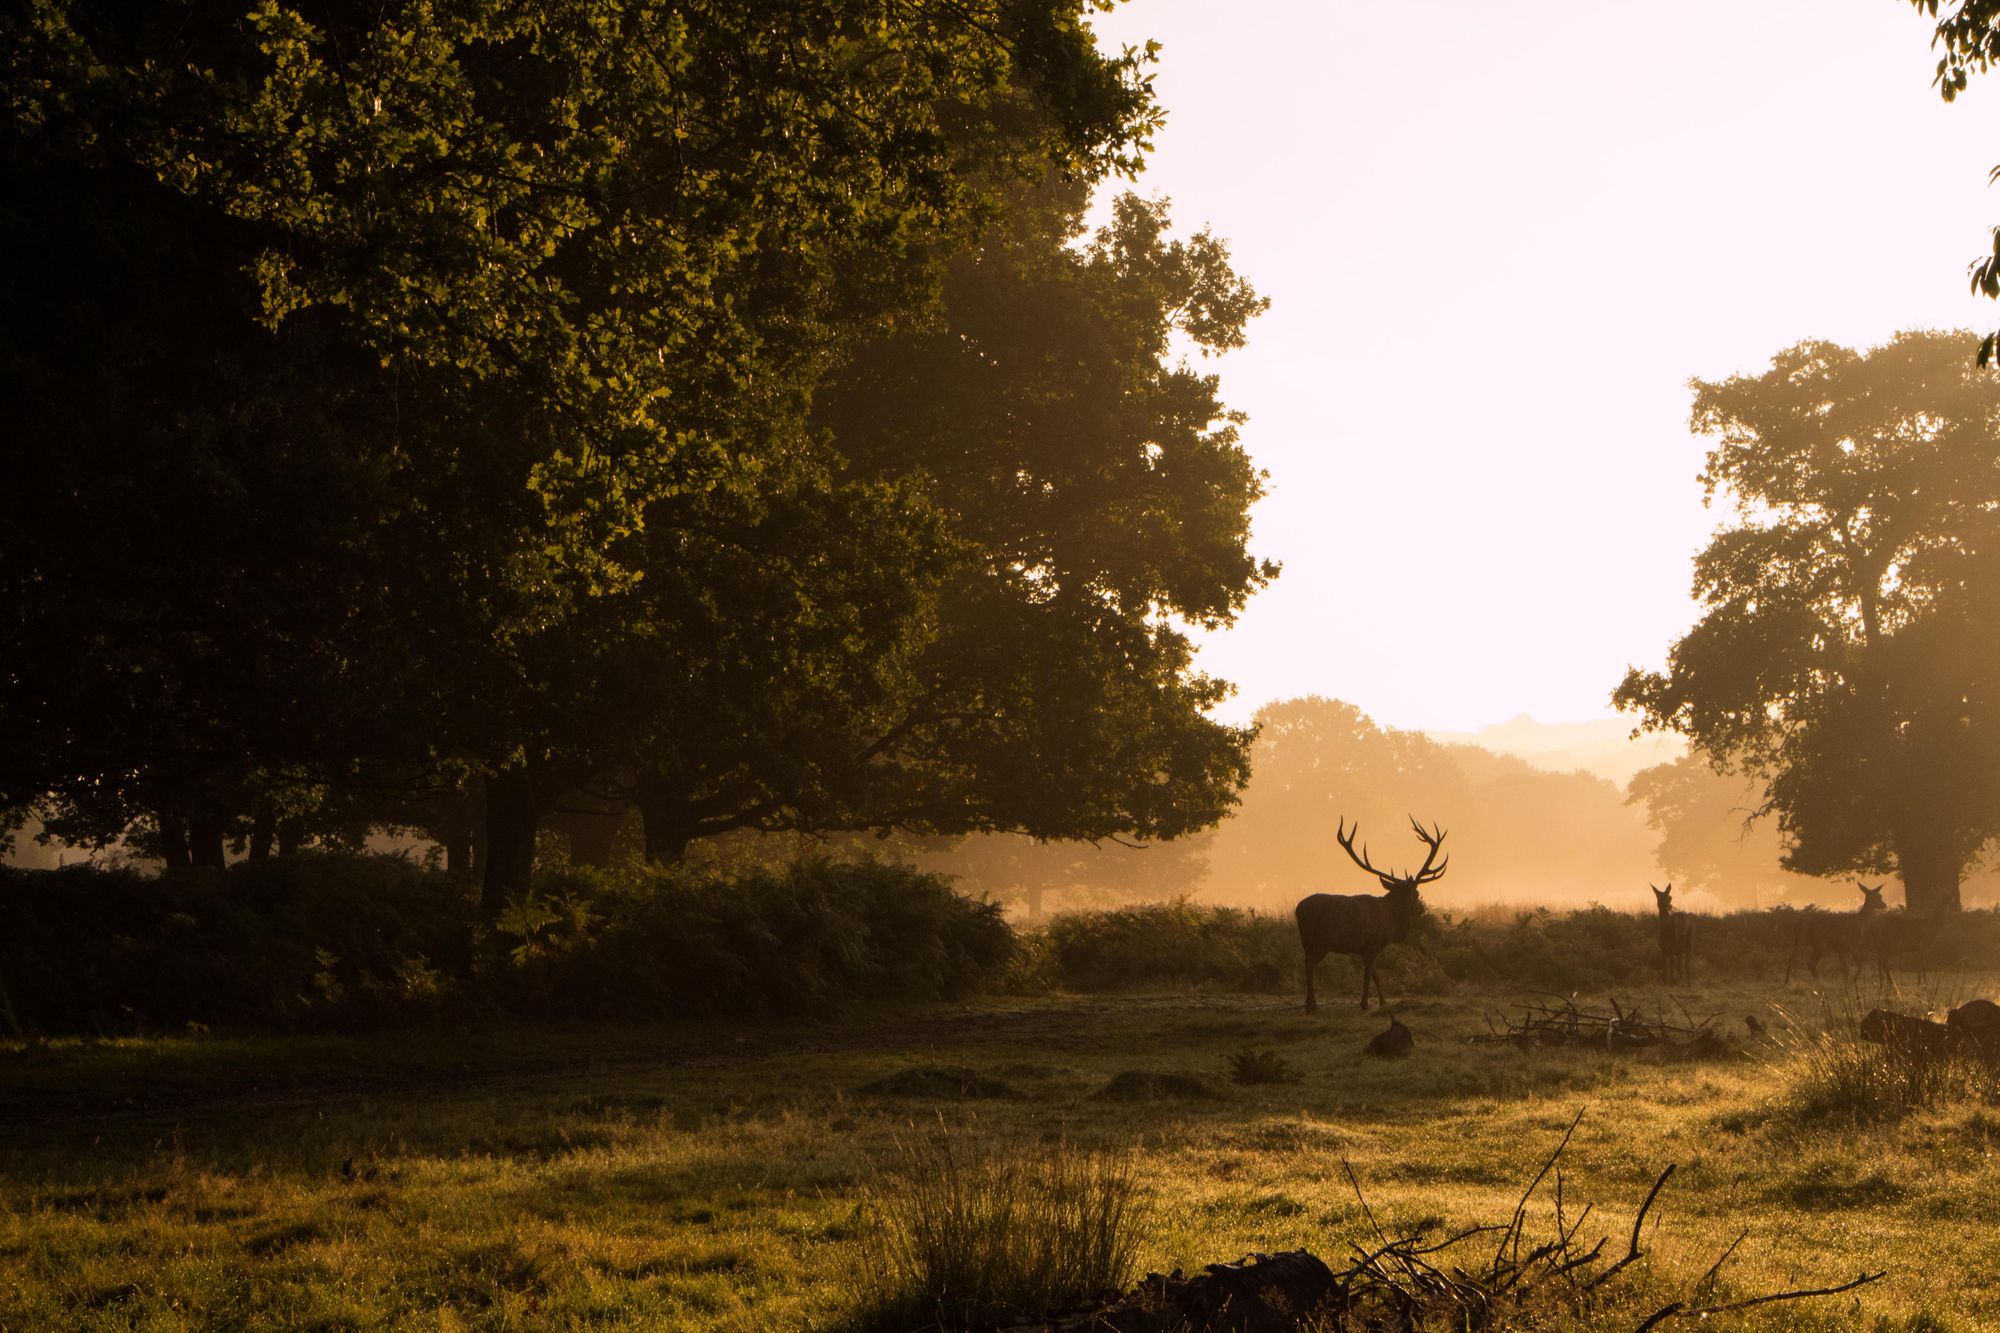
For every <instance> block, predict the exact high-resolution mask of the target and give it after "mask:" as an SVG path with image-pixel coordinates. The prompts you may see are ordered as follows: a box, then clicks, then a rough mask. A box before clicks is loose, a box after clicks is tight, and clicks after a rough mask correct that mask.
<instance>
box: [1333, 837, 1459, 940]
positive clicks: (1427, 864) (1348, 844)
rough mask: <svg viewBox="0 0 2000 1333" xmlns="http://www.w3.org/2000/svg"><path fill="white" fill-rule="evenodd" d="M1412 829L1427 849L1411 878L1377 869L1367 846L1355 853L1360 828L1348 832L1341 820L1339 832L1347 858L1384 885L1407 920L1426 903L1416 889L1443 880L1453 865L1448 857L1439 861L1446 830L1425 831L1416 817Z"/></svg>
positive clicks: (1418, 912) (1420, 911) (1421, 911)
mask: <svg viewBox="0 0 2000 1333" xmlns="http://www.w3.org/2000/svg"><path fill="white" fill-rule="evenodd" d="M1410 827H1411V828H1413V829H1415V830H1416V833H1417V836H1418V837H1419V838H1421V839H1422V840H1423V843H1424V847H1425V849H1426V852H1425V856H1424V863H1423V864H1422V865H1421V866H1419V867H1417V871H1416V873H1415V874H1412V875H1399V874H1396V873H1395V872H1394V871H1389V870H1378V869H1376V868H1375V866H1374V865H1373V864H1372V863H1370V861H1369V860H1368V844H1367V843H1363V844H1362V845H1361V850H1360V851H1358V852H1357V851H1355V850H1354V839H1355V838H1356V837H1358V836H1359V835H1360V833H1361V825H1359V824H1356V825H1355V826H1354V832H1353V833H1349V832H1348V831H1347V821H1346V820H1344V819H1343V820H1341V821H1340V832H1339V833H1338V834H1337V835H1336V836H1337V837H1338V838H1339V840H1340V845H1341V846H1342V847H1343V848H1345V849H1346V851H1347V854H1348V856H1350V857H1352V858H1353V860H1354V864H1356V865H1358V866H1360V867H1361V868H1362V869H1363V870H1365V871H1367V872H1368V873H1369V874H1371V875H1373V876H1374V877H1375V878H1376V879H1377V880H1378V881H1380V882H1381V885H1382V887H1383V888H1385V889H1387V890H1388V891H1389V902H1390V904H1391V905H1392V906H1393V907H1394V908H1395V910H1396V911H1397V912H1398V913H1400V914H1402V915H1403V916H1405V917H1406V918H1408V917H1417V916H1421V915H1423V912H1424V900H1423V898H1422V897H1421V896H1419V895H1418V893H1417V890H1418V889H1419V888H1421V887H1422V886H1423V885H1425V884H1430V883H1433V882H1435V881H1436V880H1438V879H1441V878H1443V876H1444V870H1445V867H1446V866H1447V865H1449V864H1450V863H1451V858H1450V857H1449V856H1447V857H1445V858H1444V860H1442V861H1439V860H1438V848H1439V846H1441V845H1442V844H1443V842H1444V830H1443V829H1441V828H1438V827H1436V826H1432V827H1431V828H1428V829H1426V828H1425V827H1424V826H1423V825H1422V824H1419V823H1418V822H1417V820H1416V816H1414V815H1412V816H1411V817H1410Z"/></svg>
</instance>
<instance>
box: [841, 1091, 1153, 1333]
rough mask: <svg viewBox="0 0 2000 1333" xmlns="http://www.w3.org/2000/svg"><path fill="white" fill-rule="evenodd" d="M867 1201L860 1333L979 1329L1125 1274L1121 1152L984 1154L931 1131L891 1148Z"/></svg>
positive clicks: (1128, 1179)
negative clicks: (870, 1219)
mask: <svg viewBox="0 0 2000 1333" xmlns="http://www.w3.org/2000/svg"><path fill="white" fill-rule="evenodd" d="M897 1148H898V1160H897V1161H896V1162H894V1163H892V1164H891V1165H890V1167H889V1169H888V1171H887V1173H886V1175H885V1183H884V1184H883V1185H881V1186H879V1187H878V1188H877V1189H876V1190H875V1191H874V1192H873V1194H872V1196H871V1197H870V1198H869V1200H868V1203H867V1206H868V1208H869V1210H870V1211H871V1212H872V1213H873V1215H874V1219H875V1226H874V1228H873V1229H872V1231H871V1232H870V1233H869V1234H870V1238H871V1244H870V1247H869V1259H870V1261H869V1263H868V1280H867V1281H868V1292H867V1294H866V1296H865V1297H864V1299H863V1309H862V1312H861V1313H860V1315H859V1317H858V1319H857V1321H856V1323H857V1326H858V1327H860V1328H863V1329H870V1330H883V1331H884V1333H886V1331H887V1330H890V1329H908V1328H916V1327H924V1328H938V1329H943V1330H955V1329H970V1328H977V1327H981V1326H990V1325H992V1324H994V1323H996V1322H998V1321H1000V1320H1002V1319H1005V1318H1007V1317H1009V1316H1028V1315H1034V1314H1039V1313H1042V1312H1045V1311H1049V1310H1056V1309H1061V1308H1063V1307H1065V1306H1069V1305H1073V1304H1076V1303H1077V1302H1079V1301H1081V1300H1084V1299H1087V1298H1091V1297H1096V1296H1100V1295H1102V1294H1103V1293H1105V1292H1107V1291H1114V1290H1117V1289H1118V1288H1121V1287H1123V1286H1124V1285H1125V1284H1126V1283H1127V1282H1128V1281H1129V1280H1130V1279H1131V1276H1132V1270H1133V1257H1134V1254H1135V1252H1136V1249H1137V1245H1138V1240H1139V1231H1140V1225H1141V1220H1142V1208H1141V1204H1140V1200H1139V1195H1138V1186H1137V1181H1136V1177H1135V1173H1134V1166H1133V1159H1132V1155H1131V1154H1130V1152H1129V1151H1124V1150H1116V1149H1104V1148H1086V1147H1079V1146H1077V1145H1074V1144H1070V1143H1064V1142H1058V1143H1055V1144H1050V1145H1044V1146H1043V1147H1041V1148H1040V1149H1039V1150H1030V1151H1026V1152H1022V1151H1020V1150H1018V1149H1012V1148H1008V1149H997V1150H996V1149H994V1148H992V1147H989V1146H988V1145H986V1144H984V1143H982V1142H981V1141H980V1140H978V1139H977V1138H975V1137H972V1136H970V1135H968V1134H964V1133H954V1132H952V1131H949V1130H946V1129H943V1128H939V1129H938V1130H936V1131H934V1132H931V1133H929V1134H925V1135H921V1136H918V1137H913V1138H909V1139H904V1140H901V1141H900V1142H899V1143H898V1145H897Z"/></svg>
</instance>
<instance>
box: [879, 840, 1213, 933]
mask: <svg viewBox="0 0 2000 1333" xmlns="http://www.w3.org/2000/svg"><path fill="white" fill-rule="evenodd" d="M1214 840H1215V833H1214V832H1213V831H1204V832H1201V833H1195V834H1190V835H1188V836H1186V837H1182V838H1175V839H1173V840H1171V841H1167V842H1155V843H1145V844H1137V845H1134V844H1130V843H1126V842H1122V841H1112V840H1104V841H1100V842H1080V841H1076V840H1073V839H1070V840H1054V841H1037V840H1035V839H1033V838H1027V837H1022V836H1019V835H1016V834H1006V833H983V834H974V835H972V836H971V837H967V838H961V839H957V840H955V841H951V842H949V843H945V844H943V845H939V844H938V843H937V841H935V840H933V841H932V842H931V843H930V845H924V844H918V845H915V846H912V847H909V848H907V849H905V850H904V851H903V852H902V853H901V854H902V855H903V856H904V857H905V859H907V860H909V861H910V862H911V863H913V864H915V865H916V866H918V867H920V868H921V869H924V870H931V871H936V872H938V873H940V874H946V875H950V876H951V877H952V879H953V882H954V884H955V885H956V887H957V888H958V889H959V891H960V892H962V893H970V894H973V895H975V896H977V897H982V898H990V899H992V900H993V901H994V902H1001V903H1018V904H1019V905H1020V906H1021V907H1022V908H1023V909H1024V910H1025V911H1026V913H1027V914H1028V916H1030V917H1040V916H1042V915H1043V914H1044V912H1045V911H1046V910H1047V909H1048V907H1049V905H1050V900H1051V899H1053V900H1054V902H1055V903H1056V905H1057V906H1058V907H1059V910H1063V911H1076V910H1081V909H1085V908H1095V907H1116V906H1122V905H1124V904H1126V903H1133V902H1162V901H1166V900H1169V899H1174V898H1183V897H1188V896H1190V895H1192V894H1194V893H1196V892H1198V891H1199V890H1200V889H1201V887H1202V884H1203V881H1204V880H1206V879H1207V877H1208V868H1209V867H1208V849H1209V847H1210V846H1211V845H1212V844H1213V843H1214Z"/></svg>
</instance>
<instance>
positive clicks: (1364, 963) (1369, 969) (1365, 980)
mask: <svg viewBox="0 0 2000 1333" xmlns="http://www.w3.org/2000/svg"><path fill="white" fill-rule="evenodd" d="M1371 985H1373V986H1374V987H1375V998H1376V999H1377V1000H1380V999H1381V998H1382V983H1381V982H1379V981H1377V980H1375V955H1374V954H1372V953H1370V954H1363V955H1362V956H1361V1012H1362V1013H1364V1014H1365V1013H1367V1012H1368V987H1369V986H1371Z"/></svg>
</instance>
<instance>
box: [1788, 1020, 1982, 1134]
mask: <svg viewBox="0 0 2000 1333" xmlns="http://www.w3.org/2000/svg"><path fill="white" fill-rule="evenodd" d="M1857 1007H1858V1006H1857V1005H1855V1004H1854V1002H1853V1001H1852V1000H1850V1001H1848V1002H1847V1003H1846V1004H1845V1006H1844V1007H1842V1008H1840V1009H1833V1008H1831V1007H1829V1009H1828V1011H1827V1012H1826V1013H1825V1014H1824V1015H1823V1016H1822V1018H1821V1020H1820V1021H1819V1022H1818V1023H1816V1024H1814V1023H1807V1022H1801V1021H1799V1020H1798V1019H1797V1018H1795V1017H1793V1016H1792V1015H1790V1014H1788V1013H1784V1011H1782V1010H1780V1014H1781V1016H1782V1017H1783V1018H1784V1019H1785V1020H1786V1026H1785V1028H1784V1029H1782V1030H1781V1031H1780V1033H1779V1035H1778V1036H1777V1038H1776V1041H1777V1046H1778V1050H1779V1052H1780V1055H1779V1060H1778V1062H1777V1073H1778V1074H1779V1076H1780V1078H1781V1079H1782V1081H1783V1086H1784V1092H1783V1093H1782V1094H1781V1101H1780V1105H1779V1110H1780V1112H1781V1113H1782V1114H1783V1115H1784V1116H1785V1118H1787V1119H1789V1120H1792V1121H1794V1122H1795V1123H1799V1124H1825V1123H1828V1122H1833V1123H1842V1124H1880V1123H1884V1122H1888V1121H1893V1120H1900V1119H1902V1118H1903V1117H1904V1116H1907V1115H1909V1114H1910V1113H1911V1112H1913V1111H1919V1110H1928V1109H1933V1108H1936V1107H1940V1106H1947V1105H1951V1104H1953V1103H1959V1102H1982V1101H1983V1102H1995V1101H2000V1068H1996V1067H1994V1066H1992V1065H1989V1064H1984V1063H1982V1062H1980V1061H1977V1060H1973V1059H1968V1058H1966V1057H1965V1056H1964V1055H1962V1054H1959V1053H1955V1052H1943V1051H1926V1050H1923V1049H1921V1048H1918V1047H1914V1046H1911V1045H1908V1044H1903V1043H1894V1042H1890V1043H1883V1042H1873V1041H1868V1040H1866V1039H1864V1038H1863V1037H1862V1036H1861V1018H1860V1015H1859V1014H1858V1013H1857V1012H1856V1008H1857Z"/></svg>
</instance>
